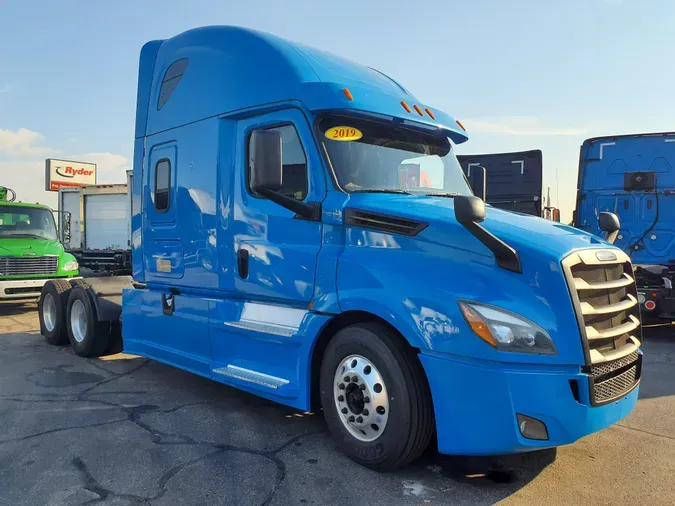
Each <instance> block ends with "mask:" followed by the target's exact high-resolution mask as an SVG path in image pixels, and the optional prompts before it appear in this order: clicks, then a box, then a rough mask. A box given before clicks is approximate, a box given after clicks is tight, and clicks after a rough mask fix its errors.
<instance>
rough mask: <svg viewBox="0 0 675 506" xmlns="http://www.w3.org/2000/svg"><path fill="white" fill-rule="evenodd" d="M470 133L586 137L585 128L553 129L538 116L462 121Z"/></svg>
mask: <svg viewBox="0 0 675 506" xmlns="http://www.w3.org/2000/svg"><path fill="white" fill-rule="evenodd" d="M462 122H463V123H464V124H465V125H466V128H467V130H468V131H469V133H471V132H472V131H473V132H486V133H495V134H509V135H530V136H532V135H584V134H585V133H586V130H585V129H583V128H551V127H549V126H547V125H545V124H543V123H542V121H541V120H540V119H539V118H537V117H536V116H501V117H494V118H475V119H467V120H463V121H462Z"/></svg>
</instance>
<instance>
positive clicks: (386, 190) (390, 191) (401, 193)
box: [352, 188, 412, 195]
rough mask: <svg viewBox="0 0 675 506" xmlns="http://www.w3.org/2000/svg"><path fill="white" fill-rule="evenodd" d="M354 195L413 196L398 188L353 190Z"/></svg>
mask: <svg viewBox="0 0 675 506" xmlns="http://www.w3.org/2000/svg"><path fill="white" fill-rule="evenodd" d="M352 193H396V194H399V195H412V193H410V192H407V191H405V190H400V189H398V188H370V189H364V190H353V191H352Z"/></svg>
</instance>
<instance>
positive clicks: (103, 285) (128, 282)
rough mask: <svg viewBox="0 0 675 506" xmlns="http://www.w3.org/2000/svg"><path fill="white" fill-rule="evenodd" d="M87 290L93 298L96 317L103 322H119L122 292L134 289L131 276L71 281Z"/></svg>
mask: <svg viewBox="0 0 675 506" xmlns="http://www.w3.org/2000/svg"><path fill="white" fill-rule="evenodd" d="M71 284H72V285H73V286H75V285H79V286H81V287H83V288H85V289H86V290H87V292H88V293H89V296H90V297H91V300H92V303H93V304H94V308H95V309H96V317H97V318H98V321H101V322H116V321H119V319H120V316H121V314H122V292H123V291H124V289H125V288H132V289H133V287H134V285H133V279H132V277H131V276H110V277H101V278H83V279H77V280H73V281H71Z"/></svg>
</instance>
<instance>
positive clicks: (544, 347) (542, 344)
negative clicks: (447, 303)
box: [459, 302, 557, 355]
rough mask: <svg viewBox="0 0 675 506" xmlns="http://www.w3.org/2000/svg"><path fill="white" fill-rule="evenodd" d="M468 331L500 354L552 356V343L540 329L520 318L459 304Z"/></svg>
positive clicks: (468, 304) (504, 312)
mask: <svg viewBox="0 0 675 506" xmlns="http://www.w3.org/2000/svg"><path fill="white" fill-rule="evenodd" d="M459 307H460V309H461V310H462V313H463V314H464V318H466V321H467V323H468V324H469V327H471V330H473V332H474V333H475V334H476V335H477V336H478V337H480V338H481V339H482V340H483V341H485V342H486V343H488V344H489V345H491V346H494V347H495V348H497V349H498V350H501V351H516V352H520V353H536V354H541V355H555V354H556V353H557V351H556V349H555V345H554V344H553V340H552V339H551V336H549V335H548V333H547V332H546V331H545V330H544V329H542V328H541V327H540V326H539V325H537V324H536V323H534V322H531V321H530V320H526V319H525V318H523V317H522V316H518V315H517V314H514V313H511V312H510V311H505V310H503V309H499V308H496V307H494V306H487V305H485V304H478V303H475V302H460V303H459Z"/></svg>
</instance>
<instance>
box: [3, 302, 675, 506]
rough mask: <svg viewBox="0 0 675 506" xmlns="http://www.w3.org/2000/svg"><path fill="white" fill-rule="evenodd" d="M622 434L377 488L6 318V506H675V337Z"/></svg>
mask: <svg viewBox="0 0 675 506" xmlns="http://www.w3.org/2000/svg"><path fill="white" fill-rule="evenodd" d="M645 341H646V342H645V344H644V352H645V362H644V369H643V380H642V385H641V390H640V401H639V402H638V406H637V408H636V409H635V411H634V412H633V413H632V414H631V415H629V416H628V417H627V418H626V419H625V420H623V421H622V422H621V423H619V424H617V425H615V426H612V427H610V428H608V429H606V430H604V431H601V432H599V433H596V434H593V435H591V436H588V437H586V438H584V439H582V440H580V441H578V442H576V443H575V444H573V445H569V446H566V447H562V448H558V449H557V450H546V451H541V452H536V453H530V454H525V455H515V456H508V457H502V458H490V459H478V458H463V457H445V456H440V455H438V454H437V453H436V452H435V451H434V450H433V449H431V450H430V451H429V452H427V454H426V455H425V456H424V458H423V459H422V460H421V461H420V462H418V463H416V464H415V465H413V466H411V467H408V468H406V469H404V470H401V471H397V472H392V473H376V472H373V471H370V470H368V469H365V468H363V467H360V466H358V465H356V464H355V463H353V462H352V461H350V460H349V459H347V458H346V457H345V456H344V455H342V453H340V451H339V450H338V449H337V448H336V447H335V445H334V443H333V442H332V440H331V439H330V438H329V437H328V435H327V434H326V427H325V423H324V421H323V418H322V416H321V414H320V413H317V414H313V413H301V412H298V411H295V410H292V409H289V408H286V407H283V406H279V405H277V404H274V403H271V402H268V401H265V400H262V399H259V398H257V397H254V396H252V395H249V394H245V393H242V392H239V391H237V390H234V389H231V388H228V387H225V386H222V385H220V384H217V383H214V382H211V381H209V380H206V379H203V378H200V377H198V376H195V375H192V374H190V373H187V372H183V371H180V370H177V369H174V368H171V367H169V366H165V365H162V364H159V363H157V362H153V361H150V360H146V359H143V358H139V357H133V356H128V355H124V354H119V355H112V356H108V357H104V358H101V359H90V360H86V359H83V358H80V357H77V356H76V355H74V354H73V352H72V351H71V350H70V348H69V347H53V346H50V345H48V344H47V343H46V342H45V340H44V339H43V338H42V336H41V335H40V333H39V330H38V321H37V313H36V310H35V304H27V305H20V304H19V305H17V304H11V305H8V304H0V505H2V506H4V505H8V506H9V505H11V506H20V505H43V504H44V505H71V504H72V505H79V504H105V505H131V504H153V505H173V506H175V505H217V504H227V505H230V504H235V505H263V504H270V505H287V504H288V505H304V504H314V505H349V506H358V505H387V506H392V505H407V504H495V503H504V504H537V505H538V504H548V505H555V504H593V505H603V504H612V505H616V504H631V505H634V504H659V505H666V504H675V421H674V420H675V362H674V359H675V327H670V328H660V329H648V330H647V331H646V339H645Z"/></svg>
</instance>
